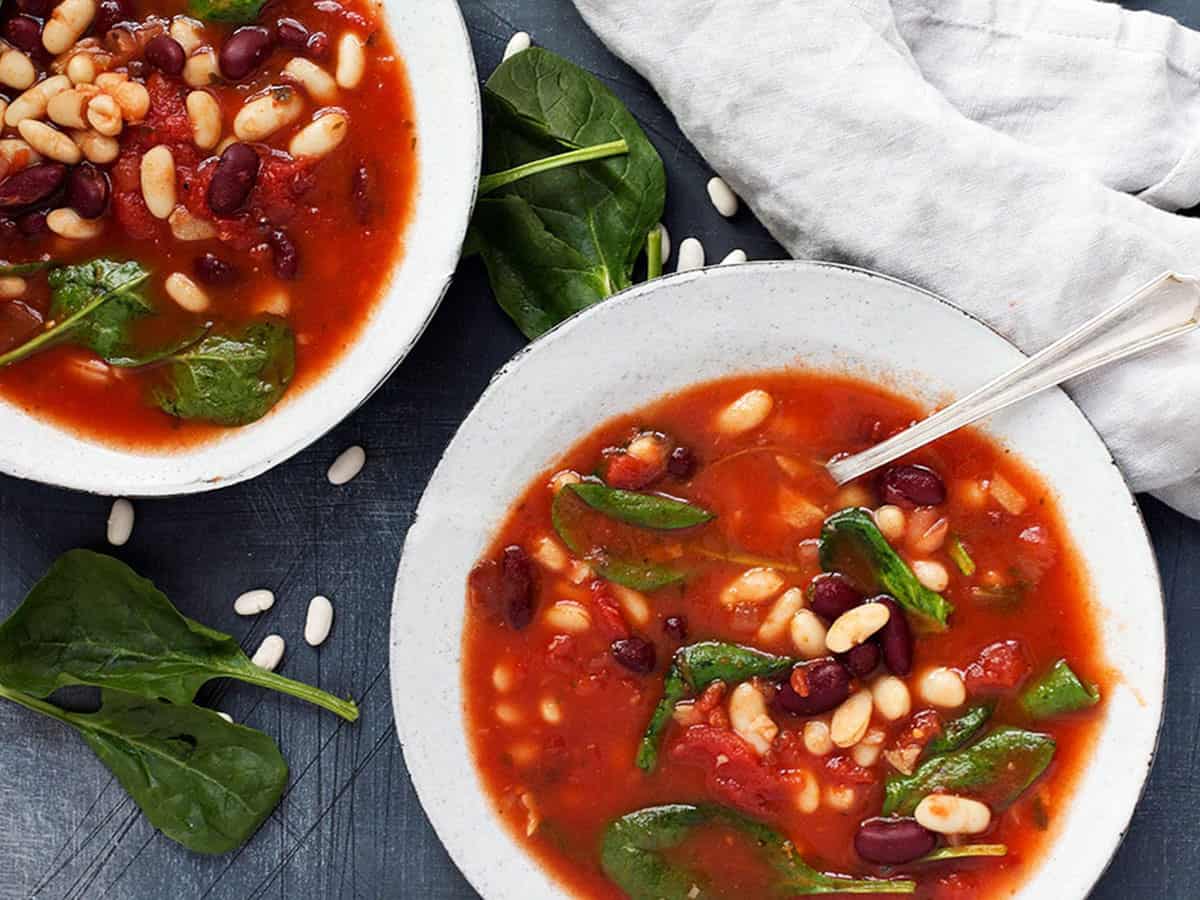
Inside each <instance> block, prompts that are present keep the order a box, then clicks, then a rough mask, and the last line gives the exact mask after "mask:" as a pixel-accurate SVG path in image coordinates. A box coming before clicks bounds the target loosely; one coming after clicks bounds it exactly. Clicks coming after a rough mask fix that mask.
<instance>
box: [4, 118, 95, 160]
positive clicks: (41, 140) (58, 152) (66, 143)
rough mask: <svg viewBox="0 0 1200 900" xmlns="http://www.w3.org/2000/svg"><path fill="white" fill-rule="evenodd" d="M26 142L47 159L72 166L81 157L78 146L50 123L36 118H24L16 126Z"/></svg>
mask: <svg viewBox="0 0 1200 900" xmlns="http://www.w3.org/2000/svg"><path fill="white" fill-rule="evenodd" d="M17 131H19V132H20V133H21V137H23V138H24V139H25V141H26V143H28V144H29V146H30V147H32V148H33V149H34V150H36V151H37V152H38V153H40V154H42V156H44V157H46V158H47V159H52V160H54V161H55V162H60V163H66V164H67V165H68V166H73V165H75V164H76V163H78V162H79V161H80V160H81V159H83V153H82V152H80V150H79V146H78V145H77V144H76V143H75V142H74V141H73V140H71V139H70V138H69V137H67V136H66V135H65V134H63V133H62V132H61V131H59V130H58V129H57V128H54V127H53V126H51V125H47V124H46V123H45V122H39V121H38V120H37V119H24V120H22V122H21V124H20V125H18V126H17Z"/></svg>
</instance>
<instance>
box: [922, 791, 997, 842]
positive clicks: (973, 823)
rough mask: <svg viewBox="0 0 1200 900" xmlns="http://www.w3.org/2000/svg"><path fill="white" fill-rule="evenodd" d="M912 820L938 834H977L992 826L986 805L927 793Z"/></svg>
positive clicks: (966, 798)
mask: <svg viewBox="0 0 1200 900" xmlns="http://www.w3.org/2000/svg"><path fill="white" fill-rule="evenodd" d="M913 817H914V818H915V819H916V820H917V822H919V823H920V824H921V825H922V826H923V827H925V828H928V829H929V830H930V831H936V832H937V833H938V834H979V833H980V832H984V831H987V829H988V826H989V825H991V824H992V811H991V810H990V809H988V807H987V805H986V804H984V803H980V802H979V801H978V800H972V799H971V798H969V797H959V796H956V795H954V794H930V795H929V796H927V797H925V798H924V799H923V800H922V801H921V802H920V803H918V804H917V809H916V811H915V812H914V813H913Z"/></svg>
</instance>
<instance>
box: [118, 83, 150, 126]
mask: <svg viewBox="0 0 1200 900" xmlns="http://www.w3.org/2000/svg"><path fill="white" fill-rule="evenodd" d="M112 97H113V99H114V100H116V101H117V106H119V107H121V116H122V117H123V118H124V119H125V121H126V122H140V121H142V120H143V119H144V118H146V113H148V112H150V92H149V91H148V90H146V88H145V86H144V85H142V84H140V83H139V82H136V81H127V82H125V83H124V84H119V85H117V88H116V90H115V91H113V94H112Z"/></svg>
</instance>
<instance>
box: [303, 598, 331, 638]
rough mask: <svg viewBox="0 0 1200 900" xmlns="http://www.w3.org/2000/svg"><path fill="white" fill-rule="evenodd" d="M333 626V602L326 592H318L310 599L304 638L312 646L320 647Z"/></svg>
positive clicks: (305, 620)
mask: <svg viewBox="0 0 1200 900" xmlns="http://www.w3.org/2000/svg"><path fill="white" fill-rule="evenodd" d="M332 627H333V604H332V603H330V602H329V598H328V597H326V596H325V595H324V594H317V596H315V597H313V598H312V599H311V600H309V601H308V615H307V616H306V617H305V619H304V640H305V641H307V642H308V646H310V647H320V646H321V645H322V644H323V643H325V638H327V637H329V629H331V628H332Z"/></svg>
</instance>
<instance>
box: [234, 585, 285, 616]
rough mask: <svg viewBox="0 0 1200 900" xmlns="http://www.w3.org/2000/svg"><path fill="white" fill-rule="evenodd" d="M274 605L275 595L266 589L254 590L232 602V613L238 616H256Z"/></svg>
mask: <svg viewBox="0 0 1200 900" xmlns="http://www.w3.org/2000/svg"><path fill="white" fill-rule="evenodd" d="M274 605H275V594H274V593H273V592H272V591H269V590H267V589H266V588H255V589H253V590H250V591H246V592H245V593H243V594H239V595H238V597H237V599H236V600H234V601H233V611H234V612H235V613H237V614H238V615H239V616H257V615H258V614H259V613H265V612H266V611H267V610H268V609H270V608H271V607H272V606H274Z"/></svg>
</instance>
